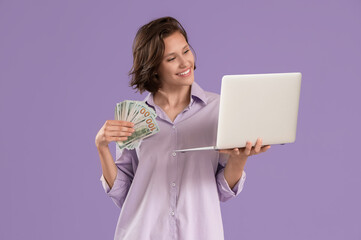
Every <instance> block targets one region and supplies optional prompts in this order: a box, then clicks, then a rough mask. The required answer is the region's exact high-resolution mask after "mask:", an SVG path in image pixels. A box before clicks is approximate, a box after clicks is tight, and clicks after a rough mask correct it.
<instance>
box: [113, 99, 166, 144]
mask: <svg viewBox="0 0 361 240" xmlns="http://www.w3.org/2000/svg"><path fill="white" fill-rule="evenodd" d="M114 118H115V120H122V121H127V122H132V123H134V132H133V133H132V135H131V136H129V137H128V139H127V140H126V141H117V145H118V147H119V148H120V149H123V148H127V149H134V148H136V147H138V146H139V144H140V142H141V140H142V139H144V138H146V137H149V136H152V135H153V134H156V133H157V132H159V130H160V129H159V126H158V124H157V121H156V120H155V119H156V118H157V114H156V113H155V111H154V110H153V109H152V108H151V107H149V106H148V105H147V104H146V103H145V102H143V101H130V100H126V101H123V102H120V103H117V104H116V106H115V112H114Z"/></svg>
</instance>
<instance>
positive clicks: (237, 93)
mask: <svg viewBox="0 0 361 240" xmlns="http://www.w3.org/2000/svg"><path fill="white" fill-rule="evenodd" d="M301 78H302V75H301V73H299V72H295V73H269V74H247V75H225V76H223V78H222V86H221V98H220V106H219V116H218V129H217V142H216V146H207V147H201V148H189V149H179V150H176V152H187V151H199V150H218V149H229V148H236V147H237V148H241V147H245V146H246V142H247V141H251V142H252V144H255V142H256V140H257V138H258V137H260V138H262V144H263V145H271V144H285V143H292V142H294V141H295V140H296V128H297V115H298V106H299V98H300V90H301Z"/></svg>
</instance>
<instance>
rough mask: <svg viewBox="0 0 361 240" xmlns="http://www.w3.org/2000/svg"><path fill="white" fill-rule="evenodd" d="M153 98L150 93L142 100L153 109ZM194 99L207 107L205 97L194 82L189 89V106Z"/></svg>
mask: <svg viewBox="0 0 361 240" xmlns="http://www.w3.org/2000/svg"><path fill="white" fill-rule="evenodd" d="M153 97H154V95H153V94H152V93H149V94H148V96H147V97H146V98H145V99H144V101H145V102H146V103H148V104H149V105H150V106H152V107H155V104H154V100H153ZM195 99H198V100H200V101H201V102H203V104H204V105H207V97H206V94H205V92H204V90H203V89H202V88H201V87H200V86H199V85H198V84H197V83H196V82H193V84H192V87H191V99H190V104H191V103H192V102H193V100H195Z"/></svg>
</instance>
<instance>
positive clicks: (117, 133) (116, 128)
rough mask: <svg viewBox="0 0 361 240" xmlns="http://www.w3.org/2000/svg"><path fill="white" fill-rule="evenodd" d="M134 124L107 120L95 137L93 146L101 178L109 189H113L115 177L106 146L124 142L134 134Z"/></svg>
mask: <svg viewBox="0 0 361 240" xmlns="http://www.w3.org/2000/svg"><path fill="white" fill-rule="evenodd" d="M133 126H134V124H133V123H131V122H125V121H118V120H107V121H106V122H105V124H104V125H103V127H102V128H101V129H100V130H99V132H98V134H97V135H96V137H95V145H96V147H97V149H98V153H99V157H100V163H101V166H102V171H103V176H104V178H105V180H106V182H107V183H108V186H109V187H110V188H112V187H113V184H114V181H115V179H116V177H117V170H118V169H117V166H116V165H115V162H114V159H113V156H112V154H111V153H110V150H109V146H108V144H109V143H110V142H112V141H125V140H127V138H128V137H129V136H130V135H132V133H133V132H134V129H133Z"/></svg>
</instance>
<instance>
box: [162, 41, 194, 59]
mask: <svg viewBox="0 0 361 240" xmlns="http://www.w3.org/2000/svg"><path fill="white" fill-rule="evenodd" d="M188 47H189V45H188V44H187V45H185V46H184V47H183V50H184V49H185V48H188ZM173 54H175V53H174V52H171V53H168V54H167V55H164V57H165V58H166V57H169V56H170V55H173Z"/></svg>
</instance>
